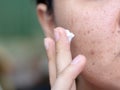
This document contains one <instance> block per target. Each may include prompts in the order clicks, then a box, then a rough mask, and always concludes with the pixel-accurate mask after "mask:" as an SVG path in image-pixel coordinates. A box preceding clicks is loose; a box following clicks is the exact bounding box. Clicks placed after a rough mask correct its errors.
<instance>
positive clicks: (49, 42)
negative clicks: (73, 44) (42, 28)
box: [44, 37, 55, 50]
mask: <svg viewBox="0 0 120 90" xmlns="http://www.w3.org/2000/svg"><path fill="white" fill-rule="evenodd" d="M44 46H45V48H46V50H48V49H49V48H50V47H51V46H55V43H54V40H53V39H52V38H50V37H46V38H44Z"/></svg>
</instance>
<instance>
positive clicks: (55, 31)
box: [54, 30, 60, 41]
mask: <svg viewBox="0 0 120 90" xmlns="http://www.w3.org/2000/svg"><path fill="white" fill-rule="evenodd" d="M54 34H55V40H56V41H58V40H59V38H60V35H59V32H58V31H57V30H54Z"/></svg>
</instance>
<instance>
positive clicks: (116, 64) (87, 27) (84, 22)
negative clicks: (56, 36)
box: [54, 0, 120, 88]
mask: <svg viewBox="0 0 120 90" xmlns="http://www.w3.org/2000/svg"><path fill="white" fill-rule="evenodd" d="M88 2H89V1H88ZM88 2H87V1H82V0H80V1H78V2H77V1H75V0H70V1H67V0H65V1H63V0H62V1H58V0H55V1H54V3H55V5H54V7H55V8H54V16H55V22H56V23H55V24H56V26H62V27H64V28H68V29H70V30H71V32H73V33H74V34H75V36H76V37H75V38H73V41H72V45H71V50H72V55H73V58H74V57H75V56H76V55H78V54H83V55H85V56H86V57H87V65H86V67H85V70H84V71H83V73H82V76H83V77H84V78H85V79H86V80H87V81H88V82H91V83H92V84H93V85H96V86H99V87H105V86H111V85H113V86H111V87H116V86H117V87H119V88H120V85H119V83H120V80H119V79H118V78H120V71H118V68H120V55H119V53H120V33H118V32H119V30H120V0H116V2H115V1H114V0H109V1H108V0H102V1H90V2H89V3H88ZM61 5H62V7H63V8H64V10H63V9H62V8H60V7H61ZM66 12H67V13H66ZM61 14H62V15H61ZM63 16H64V17H63ZM114 53H116V54H114ZM93 63H94V66H93ZM91 73H92V74H91ZM111 74H112V75H111ZM108 76H109V77H108ZM116 81H117V82H116ZM103 83H104V84H103Z"/></svg>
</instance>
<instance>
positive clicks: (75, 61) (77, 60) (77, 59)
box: [71, 55, 82, 64]
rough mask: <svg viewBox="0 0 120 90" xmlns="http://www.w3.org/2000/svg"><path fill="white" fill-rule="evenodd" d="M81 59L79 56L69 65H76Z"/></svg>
mask: <svg viewBox="0 0 120 90" xmlns="http://www.w3.org/2000/svg"><path fill="white" fill-rule="evenodd" d="M81 59H82V57H81V55H78V56H77V57H76V58H75V59H74V60H73V61H72V63H71V64H77V63H79V62H80V61H81Z"/></svg>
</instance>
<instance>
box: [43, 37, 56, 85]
mask: <svg viewBox="0 0 120 90" xmlns="http://www.w3.org/2000/svg"><path fill="white" fill-rule="evenodd" d="M44 44H45V47H46V51H47V56H48V68H49V78H50V85H51V86H52V85H53V84H54V82H55V80H56V65H55V42H54V40H52V39H51V38H45V39H44Z"/></svg>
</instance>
